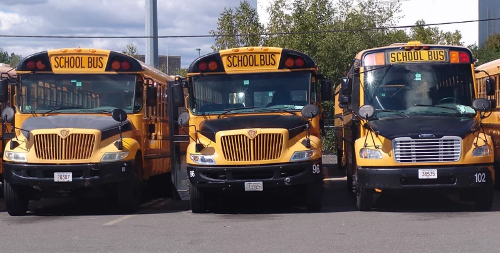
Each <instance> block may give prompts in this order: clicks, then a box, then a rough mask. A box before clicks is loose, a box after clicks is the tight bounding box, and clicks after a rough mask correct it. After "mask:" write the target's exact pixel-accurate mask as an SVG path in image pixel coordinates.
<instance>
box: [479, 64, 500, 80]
mask: <svg viewBox="0 0 500 253" xmlns="http://www.w3.org/2000/svg"><path fill="white" fill-rule="evenodd" d="M476 70H484V71H486V72H488V74H490V75H496V74H498V73H500V59H496V60H493V61H490V62H487V63H484V64H481V65H479V66H478V67H477V68H476ZM485 76H486V73H484V72H479V73H477V74H476V77H478V78H482V77H485Z"/></svg>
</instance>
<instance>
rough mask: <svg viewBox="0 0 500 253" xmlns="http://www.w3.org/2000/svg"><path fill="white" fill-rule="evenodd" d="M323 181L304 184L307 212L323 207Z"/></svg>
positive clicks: (317, 210)
mask: <svg viewBox="0 0 500 253" xmlns="http://www.w3.org/2000/svg"><path fill="white" fill-rule="evenodd" d="M322 196H323V182H322V181H321V182H314V183H311V184H308V185H307V186H306V208H307V211H309V212H319V211H321V208H322V207H323V201H322Z"/></svg>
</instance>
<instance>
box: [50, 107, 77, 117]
mask: <svg viewBox="0 0 500 253" xmlns="http://www.w3.org/2000/svg"><path fill="white" fill-rule="evenodd" d="M84 108H85V107H83V106H58V107H54V108H52V109H50V110H48V111H46V112H44V113H43V114H42V116H45V114H49V113H51V112H54V111H58V110H64V109H84Z"/></svg>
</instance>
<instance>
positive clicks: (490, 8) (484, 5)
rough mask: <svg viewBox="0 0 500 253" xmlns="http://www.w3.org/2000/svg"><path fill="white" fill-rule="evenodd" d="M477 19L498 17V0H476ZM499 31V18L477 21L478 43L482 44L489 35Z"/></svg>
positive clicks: (499, 12) (499, 16)
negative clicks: (477, 2) (477, 6)
mask: <svg viewBox="0 0 500 253" xmlns="http://www.w3.org/2000/svg"><path fill="white" fill-rule="evenodd" d="M478 1H479V19H491V18H500V1H499V0H478ZM495 33H500V20H492V21H484V22H479V45H483V44H484V42H485V41H486V39H488V37H489V36H490V35H493V34H495Z"/></svg>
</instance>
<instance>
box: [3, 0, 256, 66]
mask: <svg viewBox="0 0 500 253" xmlns="http://www.w3.org/2000/svg"><path fill="white" fill-rule="evenodd" d="M157 1H158V30H159V31H158V34H159V35H199V34H209V31H210V30H214V29H216V28H217V19H218V17H219V16H220V13H221V12H222V11H223V10H224V7H228V8H229V7H235V6H237V5H238V4H239V1H236V0H210V1H207V0H181V1H180V0H157ZM249 2H250V3H251V4H252V5H253V6H254V7H256V6H257V0H249ZM144 24H145V1H144V0H85V1H81V0H1V1H0V34H15V35H78V36H99V35H106V36H127V35H128V36H141V35H145V27H144ZM213 42H214V40H213V38H185V39H159V48H158V51H159V54H162V55H166V54H167V50H168V54H169V55H180V56H181V57H182V58H181V59H182V62H181V64H182V66H184V67H186V66H189V64H190V63H191V62H192V61H193V60H194V59H195V58H196V57H197V56H198V52H197V51H196V48H201V54H205V53H208V52H211V51H212V49H211V48H210V46H211V45H212V44H213ZM128 43H133V44H135V45H136V46H137V48H138V50H139V53H141V54H143V53H144V52H145V43H146V40H145V39H39V38H38V39H36V38H35V39H34V38H0V47H1V48H2V49H3V50H6V51H8V52H9V53H12V52H14V53H16V54H21V55H23V56H28V55H30V54H32V53H35V52H38V51H44V50H47V49H52V48H64V47H93V48H103V49H110V50H120V49H122V48H124V47H125V45H127V44H128ZM167 48H168V49H167Z"/></svg>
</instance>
